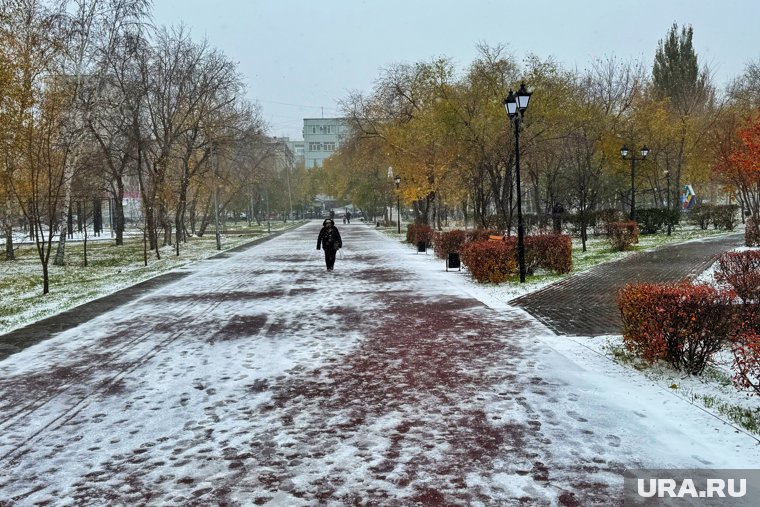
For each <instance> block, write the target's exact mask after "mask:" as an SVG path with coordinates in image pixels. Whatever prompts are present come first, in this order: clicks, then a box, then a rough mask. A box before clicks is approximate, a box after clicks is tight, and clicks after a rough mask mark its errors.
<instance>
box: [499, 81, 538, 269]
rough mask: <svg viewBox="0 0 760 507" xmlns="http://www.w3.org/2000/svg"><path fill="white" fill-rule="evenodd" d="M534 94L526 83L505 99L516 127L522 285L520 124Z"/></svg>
mask: <svg viewBox="0 0 760 507" xmlns="http://www.w3.org/2000/svg"><path fill="white" fill-rule="evenodd" d="M532 94H533V92H529V91H528V90H526V89H525V83H521V84H520V89H519V90H517V93H512V90H509V95H507V98H506V99H504V107H505V108H506V110H507V115H508V116H509V119H510V121H511V122H512V124H513V125H514V126H515V177H516V179H515V182H516V185H517V265H518V269H519V270H520V283H525V228H524V226H523V216H522V192H521V190H520V123H521V122H522V117H523V115H524V114H525V110H526V109H528V102H530V96H531V95H532Z"/></svg>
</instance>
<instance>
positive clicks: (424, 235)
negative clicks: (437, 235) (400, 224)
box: [406, 223, 433, 245]
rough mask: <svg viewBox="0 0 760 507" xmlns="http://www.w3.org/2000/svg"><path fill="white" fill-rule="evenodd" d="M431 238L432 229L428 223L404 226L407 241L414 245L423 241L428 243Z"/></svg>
mask: <svg viewBox="0 0 760 507" xmlns="http://www.w3.org/2000/svg"><path fill="white" fill-rule="evenodd" d="M432 239H433V229H432V228H431V227H430V226H429V225H428V224H422V223H414V224H409V225H407V226H406V241H407V243H412V244H413V245H416V244H417V243H421V242H423V241H424V242H425V244H426V245H428V244H430V241H431V240H432Z"/></svg>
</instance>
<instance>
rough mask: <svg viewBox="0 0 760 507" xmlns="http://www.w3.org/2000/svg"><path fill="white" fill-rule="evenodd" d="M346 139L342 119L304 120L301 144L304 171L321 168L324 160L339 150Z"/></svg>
mask: <svg viewBox="0 0 760 507" xmlns="http://www.w3.org/2000/svg"><path fill="white" fill-rule="evenodd" d="M347 137H348V124H347V123H346V121H345V119H344V118H304V119H303V144H304V164H305V166H306V169H313V168H315V167H322V164H323V162H324V160H325V159H326V158H328V157H329V156H330V155H332V154H333V153H335V151H337V150H338V149H340V146H341V144H342V143H343V141H344V140H345V139H346V138H347Z"/></svg>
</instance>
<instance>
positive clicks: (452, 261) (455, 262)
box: [446, 252, 462, 271]
mask: <svg viewBox="0 0 760 507" xmlns="http://www.w3.org/2000/svg"><path fill="white" fill-rule="evenodd" d="M449 269H458V270H460V271H461V270H462V263H461V262H460V260H459V254H458V253H456V252H450V253H449V258H448V259H446V271H448V270H449Z"/></svg>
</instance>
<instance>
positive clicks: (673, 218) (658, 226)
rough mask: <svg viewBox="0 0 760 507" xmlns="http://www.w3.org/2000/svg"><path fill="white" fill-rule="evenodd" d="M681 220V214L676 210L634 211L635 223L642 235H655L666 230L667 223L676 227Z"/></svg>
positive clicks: (652, 209) (653, 209)
mask: <svg viewBox="0 0 760 507" xmlns="http://www.w3.org/2000/svg"><path fill="white" fill-rule="evenodd" d="M680 218H681V212H680V211H679V210H677V209H671V210H668V209H666V208H649V209H637V210H636V223H637V224H638V225H639V230H640V231H641V232H642V234H655V233H657V232H659V231H660V230H662V229H663V228H666V227H667V226H668V222H670V225H671V226H674V225H677V224H678V221H679V220H680Z"/></svg>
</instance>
